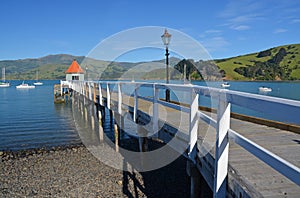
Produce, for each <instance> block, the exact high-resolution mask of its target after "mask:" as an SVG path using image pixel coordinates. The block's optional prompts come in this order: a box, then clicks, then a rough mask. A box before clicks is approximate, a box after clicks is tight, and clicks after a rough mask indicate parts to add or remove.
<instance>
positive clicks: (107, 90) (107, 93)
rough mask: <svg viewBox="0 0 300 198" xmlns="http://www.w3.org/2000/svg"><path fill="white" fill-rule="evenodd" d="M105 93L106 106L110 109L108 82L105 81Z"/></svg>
mask: <svg viewBox="0 0 300 198" xmlns="http://www.w3.org/2000/svg"><path fill="white" fill-rule="evenodd" d="M106 95H107V98H106V99H107V108H108V109H110V91H109V84H108V83H106Z"/></svg>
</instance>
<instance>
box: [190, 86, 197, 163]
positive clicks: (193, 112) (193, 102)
mask: <svg viewBox="0 0 300 198" xmlns="http://www.w3.org/2000/svg"><path fill="white" fill-rule="evenodd" d="M198 106H199V94H196V93H195V92H194V90H193V89H191V90H190V112H189V149H188V156H189V158H190V159H191V160H192V161H193V162H195V158H196V155H197V151H196V148H197V138H198V116H197V112H198Z"/></svg>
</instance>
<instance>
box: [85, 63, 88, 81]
mask: <svg viewBox="0 0 300 198" xmlns="http://www.w3.org/2000/svg"><path fill="white" fill-rule="evenodd" d="M85 72H86V80H89V73H88V66H87V65H86V66H85Z"/></svg>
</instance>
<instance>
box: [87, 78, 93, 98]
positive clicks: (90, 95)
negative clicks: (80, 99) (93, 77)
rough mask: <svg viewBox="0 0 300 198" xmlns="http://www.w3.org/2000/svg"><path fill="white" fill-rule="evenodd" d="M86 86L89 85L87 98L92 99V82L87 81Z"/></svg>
mask: <svg viewBox="0 0 300 198" xmlns="http://www.w3.org/2000/svg"><path fill="white" fill-rule="evenodd" d="M88 86H89V95H88V98H89V99H90V100H93V98H92V84H91V83H89V82H88Z"/></svg>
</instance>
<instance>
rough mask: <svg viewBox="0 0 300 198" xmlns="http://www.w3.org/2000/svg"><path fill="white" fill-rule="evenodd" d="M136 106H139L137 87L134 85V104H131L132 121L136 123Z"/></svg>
mask: <svg viewBox="0 0 300 198" xmlns="http://www.w3.org/2000/svg"><path fill="white" fill-rule="evenodd" d="M138 108H139V103H138V87H137V85H135V89H134V105H133V121H134V122H135V123H137V121H138V120H137V119H138V117H137V116H138V115H137V114H138Z"/></svg>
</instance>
